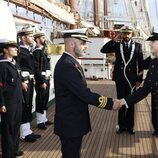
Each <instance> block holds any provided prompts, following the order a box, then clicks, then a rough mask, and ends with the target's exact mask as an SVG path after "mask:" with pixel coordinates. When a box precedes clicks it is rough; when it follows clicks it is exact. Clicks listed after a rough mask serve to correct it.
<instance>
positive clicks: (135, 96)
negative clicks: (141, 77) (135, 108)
mask: <svg viewBox="0 0 158 158" xmlns="http://www.w3.org/2000/svg"><path fill="white" fill-rule="evenodd" d="M150 91H151V85H150V72H148V73H147V77H146V79H145V81H144V85H143V87H141V88H139V89H138V90H137V91H135V92H134V93H132V94H131V95H128V96H127V97H125V98H124V99H125V100H126V102H127V105H128V106H132V105H134V104H135V103H137V102H139V101H140V100H142V99H143V98H145V97H146V96H147V95H148V94H149V93H150Z"/></svg>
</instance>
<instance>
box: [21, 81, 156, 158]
mask: <svg viewBox="0 0 158 158" xmlns="http://www.w3.org/2000/svg"><path fill="white" fill-rule="evenodd" d="M88 83H89V87H90V88H91V89H92V90H93V91H95V92H98V93H100V94H102V95H106V96H111V97H114V98H116V90H115V86H114V83H113V82H111V81H107V80H105V81H88ZM150 99H151V97H150V95H149V96H148V97H147V98H146V99H144V100H142V101H141V102H139V103H138V104H137V105H136V107H135V132H136V133H135V135H129V134H128V133H123V134H120V135H117V134H116V133H115V130H116V125H117V112H116V111H106V110H102V109H98V108H96V107H94V106H89V111H90V118H91V125H92V132H90V133H89V134H87V135H86V136H84V138H83V143H82V149H81V151H82V152H81V158H158V152H157V151H158V137H153V136H152V135H151V133H152V130H153V128H152V124H151V107H150ZM48 118H49V119H50V120H51V121H53V119H54V107H53V106H52V107H50V109H49V111H48ZM32 127H33V131H34V132H35V133H39V134H41V135H42V138H40V139H39V140H38V141H37V142H35V143H26V142H20V148H21V149H22V150H23V151H25V155H24V156H23V158H43V157H44V158H61V152H60V148H61V145H60V141H59V138H58V137H57V136H56V135H55V134H54V133H53V126H49V127H48V128H47V130H40V129H38V128H37V125H36V119H35V120H33V122H32Z"/></svg>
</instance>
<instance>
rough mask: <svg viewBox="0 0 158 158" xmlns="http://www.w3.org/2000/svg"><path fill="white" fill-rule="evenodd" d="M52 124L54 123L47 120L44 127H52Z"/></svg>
mask: <svg viewBox="0 0 158 158" xmlns="http://www.w3.org/2000/svg"><path fill="white" fill-rule="evenodd" d="M52 124H54V123H53V122H51V121H49V120H48V121H47V122H45V125H52Z"/></svg>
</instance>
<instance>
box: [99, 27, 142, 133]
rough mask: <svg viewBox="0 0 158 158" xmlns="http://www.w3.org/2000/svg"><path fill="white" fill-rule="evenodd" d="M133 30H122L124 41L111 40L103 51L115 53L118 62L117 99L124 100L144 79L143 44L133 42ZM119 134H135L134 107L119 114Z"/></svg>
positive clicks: (116, 72)
mask: <svg viewBox="0 0 158 158" xmlns="http://www.w3.org/2000/svg"><path fill="white" fill-rule="evenodd" d="M132 32H133V29H132V28H130V27H128V26H124V27H122V28H121V35H122V40H121V41H116V40H117V38H116V39H115V40H110V41H109V42H107V43H106V44H105V45H104V46H103V47H102V49H101V52H102V53H111V52H114V53H115V57H116V61H115V66H114V71H113V80H114V81H115V83H116V90H117V97H118V98H123V97H125V96H126V95H128V94H130V93H132V92H133V91H134V90H135V88H136V87H138V86H139V85H140V83H141V82H142V77H143V66H142V63H143V53H142V48H141V44H139V43H137V42H134V41H133V40H132ZM118 125H119V130H118V131H117V133H118V134H120V133H122V132H124V131H126V130H127V131H128V132H129V134H134V132H133V127H134V106H132V107H130V108H128V109H126V108H125V107H122V108H121V109H120V110H119V113H118Z"/></svg>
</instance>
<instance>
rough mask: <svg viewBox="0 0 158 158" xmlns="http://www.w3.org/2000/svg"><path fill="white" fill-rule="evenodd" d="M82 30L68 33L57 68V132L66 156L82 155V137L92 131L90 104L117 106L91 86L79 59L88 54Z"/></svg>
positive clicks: (110, 107)
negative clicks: (94, 91)
mask: <svg viewBox="0 0 158 158" xmlns="http://www.w3.org/2000/svg"><path fill="white" fill-rule="evenodd" d="M71 31H72V30H71ZM78 31H79V30H78V29H76V30H74V31H73V32H66V33H64V38H65V39H64V42H65V52H64V54H63V55H62V56H61V58H60V59H59V61H58V62H57V64H56V67H55V71H54V85H55V103H56V108H55V118H54V133H55V134H57V135H58V136H59V138H60V141H61V144H62V148H61V150H62V155H63V158H79V157H80V149H81V143H82V137H83V135H85V134H87V133H88V132H89V131H91V125H90V118H89V111H88V104H92V105H95V106H97V107H99V108H103V109H109V110H111V109H112V108H113V109H114V107H115V104H114V105H113V101H112V99H111V98H107V97H105V96H100V95H99V94H97V93H93V92H91V91H90V89H89V88H87V83H86V79H85V76H84V73H83V70H82V67H81V65H80V64H79V62H78V61H77V58H78V57H80V56H82V55H83V54H84V53H85V49H86V48H87V46H86V41H87V36H86V35H85V34H83V33H79V32H78ZM80 31H81V30H80Z"/></svg>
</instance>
